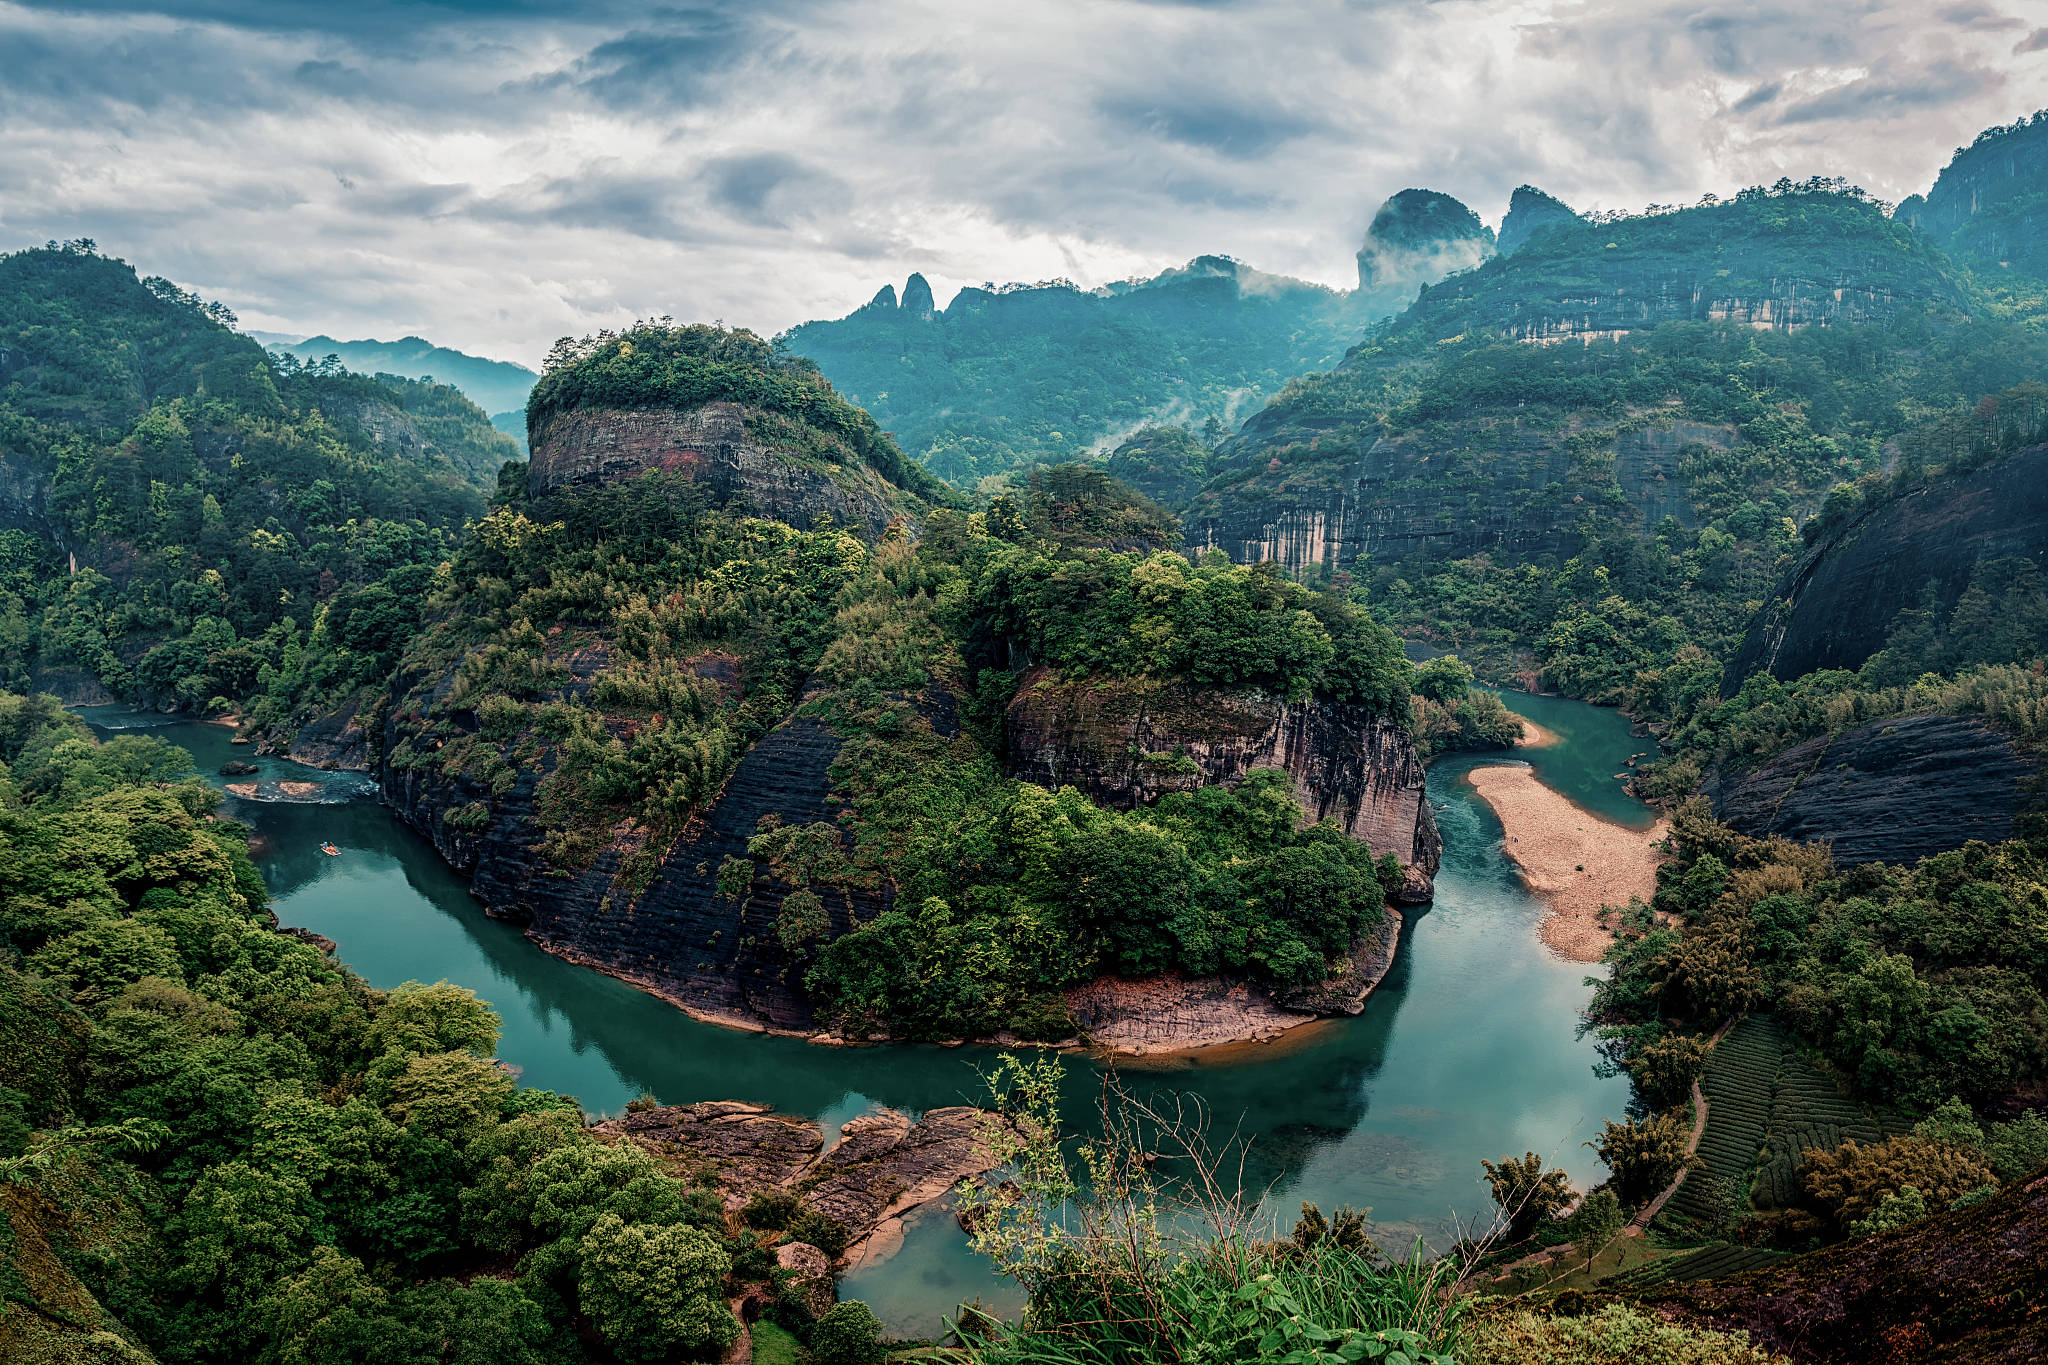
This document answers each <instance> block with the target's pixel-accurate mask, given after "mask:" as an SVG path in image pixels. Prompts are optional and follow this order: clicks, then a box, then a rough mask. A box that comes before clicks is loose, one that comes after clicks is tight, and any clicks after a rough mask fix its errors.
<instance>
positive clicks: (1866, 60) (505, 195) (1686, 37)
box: [0, 0, 2048, 364]
mask: <svg viewBox="0 0 2048 1365" xmlns="http://www.w3.org/2000/svg"><path fill="white" fill-rule="evenodd" d="M2044 105H2048V0H1955V2H1954V3H1949V2H1948V0H1917V2H1909V0H1900V2H1898V3H1881V2H1878V0H1784V2H1783V3H1765V2H1764V0H1612V2H1611V3H1610V2H1609V0H1436V2H1435V3H1425V2H1424V0H1293V3H1263V2H1262V0H1245V2H1243V3H1237V2H1235V0H1210V2H1208V3H1200V2H1198V0H1185V2H1181V3H1174V2H1170V0H1087V2H1086V3H1080V2H1078V0H1006V2H1005V3H983V2H982V0H859V2H858V3H804V2H803V0H747V2H746V3H732V4H725V3H711V4H702V5H694V6H692V5H679V6H676V7H673V8H657V7H655V6H653V5H649V4H644V3H642V4H612V3H606V2H604V0H600V2H599V3H585V4H575V5H571V4H555V3H547V0H441V3H434V2H433V0H411V2H409V3H408V2H405V0H331V2H329V3H319V4H302V3H296V2H295V0H189V2H188V3H172V2H170V0H165V2H164V3H155V4H149V3H133V2H130V3H124V2H123V0H70V3H57V4H39V3H14V2H13V0H0V249H5V248H12V247H16V246H24V245H30V244H34V243H38V242H41V241H43V240H45V239H46V238H71V237H81V236H82V237H91V238H94V239H95V240H97V241H98V242H99V244H100V246H101V248H102V249H103V250H108V251H112V252H114V253H116V254H119V255H121V256H123V257H125V258H127V259H128V260H130V261H132V262H134V263H135V264H136V265H137V266H138V267H140V268H141V269H142V270H143V271H144V272H145V273H158V274H165V275H169V276H171V277H172V278H174V279H176V280H178V281H179V282H181V283H183V284H186V285H188V286H190V287H192V288H195V289H197V290H198V291H199V292H201V293H202V294H204V295H206V296H208V297H211V298H218V299H220V300H222V301H223V302H225V303H227V304H228V305H229V306H230V307H232V308H234V309H235V310H236V311H237V312H238V313H239V314H240V315H241V317H242V319H243V325H244V326H246V327H253V328H266V329H270V330H276V331H289V332H307V333H310V332H329V333H333V334H335V335H339V336H343V337H350V338H353V337H360V336H378V337H385V338H391V337H396V336H399V335H402V334H404V333H407V332H417V333H420V334H423V335H426V336H428V337H431V338H432V339H434V340H436V341H439V342H441V343H443V344H447V345H453V346H457V347H460V348H462V349H464V350H469V351H473V352H478V353H481V354H485V355H492V356H497V357H501V358H505V359H513V360H521V361H524V362H526V363H529V364H532V363H535V362H537V360H538V357H539V356H540V355H541V354H542V353H543V352H544V351H545V350H546V348H547V345H548V343H549V342H550V341H551V340H552V339H554V338H555V337H557V336H559V335H562V334H564V333H569V332H583V331H588V330H591V329H593V328H595V327H598V326H604V325H609V324H613V323H617V322H619V321H622V320H625V319H629V318H631V317H633V316H636V315H641V314H652V313H662V312H667V313H672V314H674V315H676V316H677V317H681V318H690V319H697V318H706V319H709V318H722V319H724V320H725V321H726V322H728V323H731V324H735V325H737V324H744V325H747V326H751V327H754V328H756V329H757V330H761V331H764V332H773V331H777V330H780V329H781V328H783V327H786V326H788V325H790V324H792V323H795V322H798V321H801V320H803V319H805V318H809V317H819V316H836V315H838V314H841V313H843V312H845V311H846V310H847V309H849V308H850V307H852V306H854V305H855V304H857V303H860V302H863V301H864V300H865V299H866V298H867V297H868V296H869V295H871V294H872V293H873V292H874V291H875V289H876V288H878V287H879V286H880V285H881V284H883V283H885V282H896V283H898V284H899V285H900V282H901V281H902V279H903V277H904V275H905V274H906V273H908V272H909V271H911V270H913V269H917V270H922V271H924V272H925V274H926V275H927V276H928V277H930V278H931V280H932V282H933V285H934V286H935V288H936V290H937V292H938V294H939V297H940V299H941V301H942V302H943V301H944V299H945V298H946V297H947V296H948V295H949V294H950V293H951V291H952V289H953V288H955V287H957V286H958V285H960V284H963V283H979V282H981V281H983V280H989V279H993V280H998V281H1003V280H1016V279H1022V280H1035V279H1044V278H1048V277H1052V276H1067V277H1069V278H1072V279H1075V280H1077V281H1079V282H1081V283H1083V284H1095V283H1099V282H1101V281H1104V280H1109V279H1117V278H1121V277H1124V276H1127V275H1130V274H1134V273H1139V272H1145V273H1150V272H1152V271H1156V270H1158V269H1160V268H1162V267H1164V266H1167V265H1170V264H1176V263H1179V262H1181V261H1184V260H1185V259H1186V258H1188V257H1189V256H1192V255H1195V254H1197V253H1199V252H1207V251H1214V252H1224V253H1227V254H1230V255H1234V256H1237V257H1239V258H1240V259H1243V260H1246V261H1250V262H1252V263H1253V264H1255V265H1258V266H1260V267H1261V268H1264V269H1268V270H1275V271H1280V272H1283V273H1288V274H1294V275H1300V276H1304V277H1307V278H1310V279H1317V280H1323V281H1326V282H1329V283H1331V284H1337V285H1349V284H1350V283H1351V282H1352V276H1353V266H1352V260H1351V256H1352V252H1353V251H1354V250H1355V249H1356V246H1357V241H1358V237H1359V235H1360V233H1361V232H1362V231H1363V228H1364V226H1365V224H1366V222H1367V220H1368V219H1369V218H1370V216H1371V213H1372V210H1373V208H1374V207H1375V205H1377V204H1378V202H1379V201H1380V200H1382V199H1384V198H1385V197H1386V196H1387V195H1388V194H1391V193H1392V192H1394V191H1396V190H1398V189H1401V188H1402V187H1404V186H1407V185H1424V186H1429V187H1432V188H1437V189H1442V190H1447V191H1449V192H1451V193H1453V194H1456V195H1457V196H1459V197H1460V198H1462V199H1464V200H1465V201H1466V202H1467V203H1469V204H1471V205H1472V206H1473V207H1474V208H1475V209H1476V210H1478V212H1479V213H1480V215H1481V216H1482V217H1485V218H1486V219H1488V221H1490V222H1494V223H1498V221H1499V218H1500V215H1501V213H1502V212H1503V210H1504V209H1505V206H1506V200H1507V196H1508V193H1509V192H1510V191H1511V190H1512V189H1513V188H1514V186H1516V185H1517V184H1520V183H1522V182H1523V181H1531V182H1534V183H1536V184H1538V185H1541V186H1542V187H1544V188H1545V189H1548V190H1550V191H1551V192H1552V193H1555V194H1558V195H1560V196H1561V197H1563V198H1565V199H1566V200H1568V201H1569V202H1571V203H1572V204H1573V205H1575V206H1577V207H1580V208H1599V207H1605V208H1615V207H1625V208H1637V207H1641V206H1642V205H1643V204H1645V203H1648V202H1652V201H1656V202H1676V201H1680V200H1690V199H1693V198H1697V197H1698V196H1699V195H1700V194H1702V193H1704V192H1706V191H1710V190H1711V191H1714V192H1718V193H1726V192H1728V191H1730V190H1733V189H1737V188H1740V187H1741V186H1743V185H1745V184H1750V183H1755V182H1759V181H1769V180H1775V179H1776V178H1778V177H1779V176H1781V175H1791V176H1793V177H1795V178H1800V177H1804V176H1806V175H1810V174H1814V173H1817V172H1818V173H1828V174H1843V175H1847V176H1849V177H1851V178H1852V179H1854V180H1856V181H1857V182H1859V183H1861V184H1863V185H1865V186H1866V187H1868V188H1869V189H1871V190H1872V191H1873V192H1876V193H1878V194H1880V195H1882V196H1884V197H1886V198H1899V197H1902V196H1903V195H1905V194H1908V193H1912V192H1914V191H1916V190H1922V189H1924V188H1925V187H1926V186H1927V184H1928V183H1929V182H1930V181H1931V180H1932V179H1933V176H1934V174H1935V172H1936V171H1937V170H1939V168H1940V167H1941V165H1942V164H1943V163H1945V162H1946V161H1947V160H1948V158H1949V156H1950V155H1951V154H1952V152H1953V150H1954V149H1955V148H1956V147H1957V146H1958V145H1959V144H1963V143H1967V142H1968V141H1969V140H1970V139H1971V138H1972V137H1974V136H1975V135H1976V133H1977V131H1978V130H1979V129H1981V128H1983V127H1985V126H1987V125H1990V124H1994V123H2003V122H2007V121H2010V120H2012V119H2013V118H2015V117H2018V116H2020V115H2023V114H2027V113H2030V112H2032V111H2033V110H2035V109H2037V108H2040V107H2042V106H2044Z"/></svg>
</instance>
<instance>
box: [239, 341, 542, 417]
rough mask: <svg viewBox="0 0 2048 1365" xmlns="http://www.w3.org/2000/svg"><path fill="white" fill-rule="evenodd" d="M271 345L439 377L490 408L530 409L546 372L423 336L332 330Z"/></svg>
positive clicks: (382, 370)
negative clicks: (355, 336) (352, 337)
mask: <svg viewBox="0 0 2048 1365" xmlns="http://www.w3.org/2000/svg"><path fill="white" fill-rule="evenodd" d="M269 349H270V350H271V351H273V352H275V353H278V354H282V355H289V356H292V357H294V358H295V359H297V360H299V361H300V362H301V363H303V364H307V365H316V364H318V363H319V362H320V361H322V360H325V359H326V358H327V357H328V356H334V357H335V358H336V359H338V360H340V361H341V363H342V364H343V365H345V366H347V367H348V368H349V369H351V370H354V371H355V372H356V373H358V374H396V375H402V376H404V377H405V378H407V379H434V380H438V381H439V382H441V383H443V384H448V385H452V386H453V387H455V388H457V389H460V390H461V391H462V395H463V397H465V398H467V399H469V401H470V402H472V403H474V404H476V405H477V406H478V407H480V408H482V409H483V410H484V411H485V412H488V413H490V414H491V415H492V416H493V417H495V416H496V415H498V414H499V413H509V412H520V413H524V412H525V411H526V395H527V394H529V393H531V392H533V386H534V383H535V382H536V381H537V380H539V378H540V376H539V375H537V374H535V373H534V372H533V371H532V370H529V369H527V368H526V366H524V365H515V364H513V363H512V362H511V361H509V360H490V359H487V358H485V357H483V356H477V355H469V354H466V353H465V352H462V351H456V350H450V349H449V348H448V347H446V346H436V345H435V344H434V343H433V342H431V341H428V340H426V339H424V338H422V337H415V336H409V337H401V338H399V339H398V340H397V341H371V340H363V341H336V340H335V339H334V338H333V337H330V336H317V337H307V338H306V339H305V340H304V341H292V342H285V341H273V342H270V343H269Z"/></svg>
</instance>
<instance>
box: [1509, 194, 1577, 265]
mask: <svg viewBox="0 0 2048 1365" xmlns="http://www.w3.org/2000/svg"><path fill="white" fill-rule="evenodd" d="M1578 221H1579V215H1578V214H1576V213H1574V212H1573V211H1572V208H1571V206H1570V205H1569V204H1567V203H1565V202H1564V201H1563V200H1562V199H1559V198H1558V197H1557V196H1555V195H1551V194H1545V193H1544V192H1543V191H1542V190H1539V189H1537V188H1536V187H1535V186H1534V185H1520V186H1517V187H1516V189H1515V192H1514V194H1513V196H1511V197H1510V198H1509V199H1508V216H1507V217H1506V218H1504V219H1502V220H1501V225H1500V244H1499V245H1500V254H1501V255H1503V256H1510V255H1513V254H1514V253H1515V252H1517V251H1519V250H1521V248H1522V245H1523V243H1525V242H1527V241H1528V240H1529V239H1530V238H1531V237H1533V236H1535V235H1536V234H1537V233H1539V232H1542V231H1544V230H1545V229H1546V228H1553V227H1557V226H1560V225H1561V224H1565V223H1576V222H1578Z"/></svg>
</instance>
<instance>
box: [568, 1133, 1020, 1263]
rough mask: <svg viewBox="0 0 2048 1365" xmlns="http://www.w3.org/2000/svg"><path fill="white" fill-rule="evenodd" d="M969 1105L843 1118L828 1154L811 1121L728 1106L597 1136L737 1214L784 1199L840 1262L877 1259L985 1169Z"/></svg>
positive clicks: (983, 1144)
mask: <svg viewBox="0 0 2048 1365" xmlns="http://www.w3.org/2000/svg"><path fill="white" fill-rule="evenodd" d="M993 1119H994V1116H993V1115H991V1114H989V1113H988V1112H987V1111H985V1110H981V1109H976V1108H972V1107H970V1106H955V1107H951V1108H945V1109H932V1110H927V1111H926V1112H925V1113H924V1114H923V1115H922V1116H920V1117H919V1118H917V1119H915V1120H913V1119H911V1118H910V1117H909V1116H908V1115H906V1114H902V1113H898V1112H897V1111H895V1110H893V1109H884V1110H881V1111H879V1112H877V1113H873V1114H864V1115H862V1116H860V1117H858V1118H854V1119H850V1120H848V1121H847V1123H846V1124H845V1126H844V1127H842V1128H841V1129H840V1132H839V1139H838V1141H837V1142H835V1143H834V1144H833V1146H832V1147H831V1148H830V1149H829V1150H827V1149H826V1147H825V1140H824V1132H823V1130H822V1129H821V1128H820V1127H819V1126H818V1124H817V1123H816V1122H815V1121H813V1120H811V1119H799V1118H791V1117H789V1116H787V1115H782V1114H777V1113H775V1112H774V1111H773V1110H771V1109H770V1108H769V1107H768V1106H767V1105H763V1104H749V1103H743V1102H741V1101H737V1100H713V1101H707V1102H704V1103H701V1104H682V1105H670V1106H667V1107H665V1108H656V1109H648V1110H644V1111H641V1112H638V1113H627V1114H623V1115H621V1116H620V1117H618V1118H615V1119H610V1120H607V1121H606V1122H604V1123H601V1124H599V1125H597V1131H598V1132H599V1133H603V1134H606V1135H611V1136H617V1137H623V1138H627V1139H630V1140H631V1141H633V1142H637V1143H639V1144H640V1145H641V1146H643V1147H645V1148H646V1149H647V1150H648V1151H650V1152H652V1153H653V1154H654V1155H655V1156H657V1157H659V1158H660V1159H661V1160H662V1161H663V1162H664V1163H665V1164H666V1165H668V1166H670V1167H671V1168H672V1169H673V1170H675V1171H676V1172H677V1173H678V1174H679V1175H681V1176H683V1177H684V1178H686V1179H690V1180H693V1181H696V1180H708V1181H709V1182H710V1183H711V1184H712V1185H713V1186H714V1187H715V1188H716V1189H717V1190H718V1192H719V1196H720V1197H721V1198H722V1199H723V1200H724V1201H725V1204H726V1207H728V1208H732V1209H737V1208H739V1207H740V1206H741V1205H742V1204H744V1203H746V1202H747V1200H748V1199H750V1198H751V1197H753V1196H754V1195H756V1194H759V1193H762V1192H764V1191H776V1190H780V1191H787V1192H789V1193H792V1194H796V1195H798V1196H799V1197H800V1198H801V1199H802V1201H803V1203H804V1205H805V1206H806V1207H808V1208H811V1209H814V1210H816V1211H817V1212H819V1213H822V1214H824V1215H825V1216H826V1217H828V1218H832V1219H835V1220H837V1221H838V1222H839V1223H840V1224H841V1225H842V1226H844V1227H845V1228H846V1231H847V1238H848V1246H847V1251H846V1255H845V1258H844V1259H846V1260H847V1261H850V1262H851V1261H858V1260H860V1259H861V1258H862V1256H863V1254H864V1253H865V1252H868V1251H870V1250H874V1251H876V1252H878V1253H879V1252H881V1251H882V1250H883V1249H884V1248H885V1247H887V1246H888V1245H889V1244H891V1243H892V1242H893V1241H894V1239H895V1238H897V1237H898V1236H900V1234H901V1229H902V1220H903V1219H904V1218H905V1217H907V1216H908V1215H910V1214H912V1213H915V1212H916V1211H917V1210H918V1209H921V1208H923V1207H924V1206H926V1205H927V1204H932V1203H936V1202H937V1201H939V1200H941V1199H943V1198H945V1197H946V1196H947V1195H948V1194H950V1193H951V1192H952V1191H953V1190H954V1189H955V1188H956V1187H957V1186H958V1185H959V1184H960V1182H961V1181H963V1180H966V1179H969V1178H971V1177H973V1176H978V1175H981V1174H983V1173H984V1172H986V1171H989V1170H991V1169H993V1168H994V1166H995V1165H996V1156H995V1153H994V1152H993V1151H992V1150H991V1149H990V1146H989V1141H988V1138H989V1130H988V1125H989V1123H990V1122H991V1121H992V1120H993Z"/></svg>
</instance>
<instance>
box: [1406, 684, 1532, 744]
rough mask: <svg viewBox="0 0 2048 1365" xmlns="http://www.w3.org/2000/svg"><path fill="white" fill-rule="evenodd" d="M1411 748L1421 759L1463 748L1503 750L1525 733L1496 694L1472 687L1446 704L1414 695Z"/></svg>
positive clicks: (1518, 720) (1525, 730)
mask: <svg viewBox="0 0 2048 1365" xmlns="http://www.w3.org/2000/svg"><path fill="white" fill-rule="evenodd" d="M1411 714H1412V719H1413V728H1414V733H1415V747H1416V749H1417V750H1418V751H1419V752H1420V753H1421V754H1422V756H1423V757H1424V758H1431V757H1434V756H1435V755H1438V754H1444V753H1454V752H1458V751H1460V750H1466V749H1506V748H1510V747H1512V746H1513V745H1515V744H1516V743H1518V742H1519V741H1520V740H1521V738H1522V737H1523V735H1525V734H1527V733H1528V730H1527V727H1526V726H1525V725H1524V723H1523V721H1522V718H1521V717H1520V716H1518V715H1516V714H1515V713H1514V712H1512V711H1510V710H1508V708H1507V703H1506V702H1503V701H1502V700H1501V699H1500V696H1499V694H1498V693H1494V692H1486V691H1482V690H1480V689H1479V688H1476V687H1475V688H1472V689H1470V690H1468V691H1466V692H1464V693H1463V694H1461V695H1459V696H1458V697H1456V698H1455V699H1454V700H1451V701H1448V702H1441V701H1431V700H1430V699H1429V698H1428V697H1424V696H1417V697H1416V698H1415V701H1414V707H1413V710H1412V713H1411Z"/></svg>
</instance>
